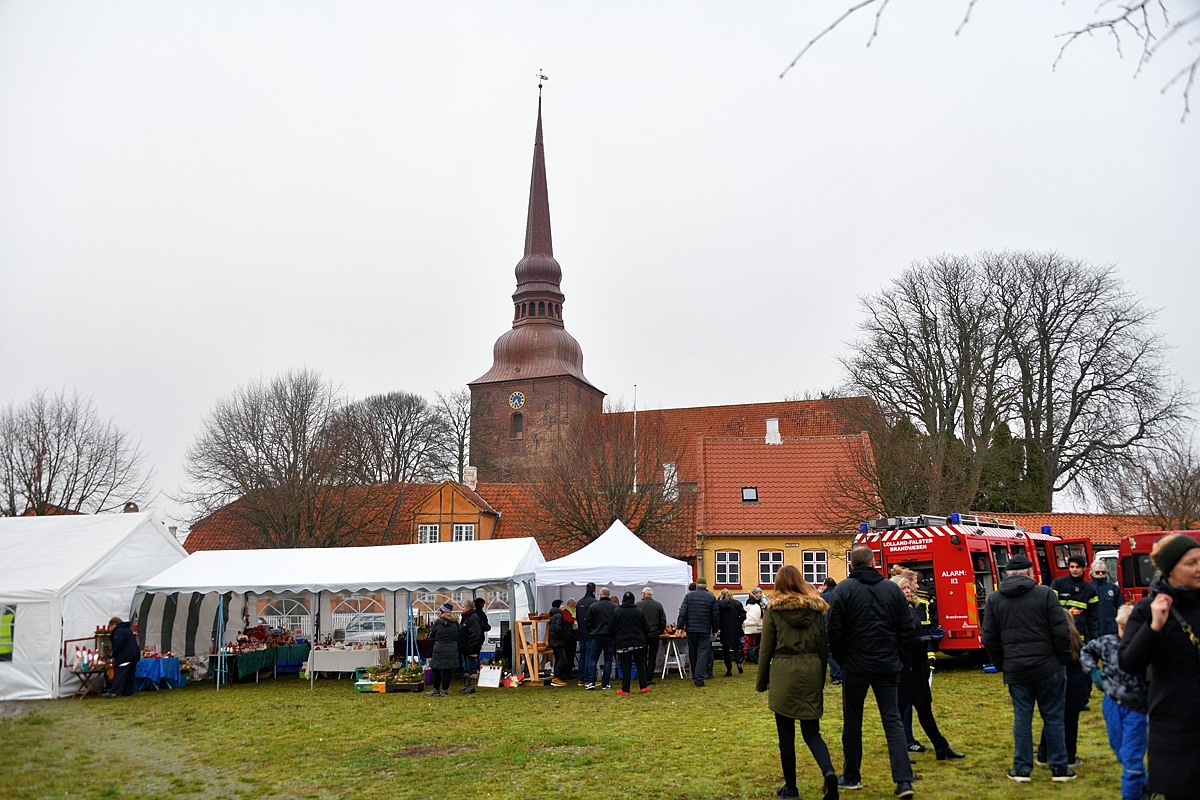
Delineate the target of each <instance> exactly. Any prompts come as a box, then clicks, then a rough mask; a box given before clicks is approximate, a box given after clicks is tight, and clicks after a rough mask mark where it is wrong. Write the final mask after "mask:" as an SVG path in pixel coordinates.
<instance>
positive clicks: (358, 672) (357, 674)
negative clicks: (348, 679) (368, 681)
mask: <svg viewBox="0 0 1200 800" xmlns="http://www.w3.org/2000/svg"><path fill="white" fill-rule="evenodd" d="M366 677H367V668H366V667H355V668H354V680H356V681H361V680H362V679H364V678H366Z"/></svg>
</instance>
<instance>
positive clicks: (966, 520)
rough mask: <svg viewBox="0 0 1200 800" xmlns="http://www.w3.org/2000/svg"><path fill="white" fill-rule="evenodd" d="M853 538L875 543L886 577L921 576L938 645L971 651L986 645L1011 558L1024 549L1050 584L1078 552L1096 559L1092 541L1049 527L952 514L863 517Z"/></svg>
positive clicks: (959, 651)
mask: <svg viewBox="0 0 1200 800" xmlns="http://www.w3.org/2000/svg"><path fill="white" fill-rule="evenodd" d="M854 543H855V544H856V545H858V544H865V545H868V546H870V548H871V550H872V551H873V552H874V554H875V565H876V567H877V568H878V569H879V571H880V572H882V573H883V574H884V575H885V576H888V575H890V574H891V570H892V567H894V566H900V567H903V568H905V569H910V570H913V571H914V572H916V573H917V574H918V575H920V576H921V591H919V592H918V596H921V595H925V596H926V597H927V602H928V605H929V608H928V610H927V617H928V620H929V627H930V630H931V632H932V636H933V638H934V639H935V640H938V632H939V631H940V632H941V634H942V635H941V638H940V641H938V650H939V651H941V652H943V653H946V654H950V655H955V654H966V653H972V652H977V651H979V650H980V649H982V647H983V645H982V643H981V642H980V631H981V630H982V627H981V626H982V622H983V611H984V604H985V602H986V601H987V596H988V595H989V594H991V593H992V592H994V591H996V588H997V587H998V586H999V585H1000V581H1001V580H1002V579H1003V578H1004V576H1005V574H1006V572H1007V567H1008V561H1009V558H1011V557H1012V556H1014V555H1016V554H1018V553H1020V554H1021V555H1024V556H1025V557H1026V558H1028V559H1029V560H1030V561H1032V562H1033V570H1034V571H1033V578H1034V580H1037V581H1040V582H1041V583H1045V584H1049V583H1050V582H1051V581H1053V580H1054V579H1055V578H1059V577H1061V576H1063V575H1068V574H1070V573H1069V571H1068V569H1067V559H1069V558H1070V557H1071V556H1074V555H1079V556H1083V557H1084V558H1086V559H1088V563H1089V564H1090V563H1091V557H1092V545H1091V541H1090V540H1088V539H1086V538H1079V539H1062V538H1059V537H1057V536H1054V535H1053V534H1052V533H1051V532H1050V526H1049V525H1046V526H1043V527H1042V529H1041V530H1040V531H1036V532H1027V531H1025V530H1024V529H1023V528H1021V527H1020V526H1019V525H1017V523H1016V521H1014V520H1003V519H996V518H983V517H977V516H973V515H970V514H951V515H950V516H948V517H939V516H932V515H922V516H919V517H887V518H885V519H878V520H875V521H873V522H864V523H862V525H860V526H859V533H858V534H857V535H856V536H855V538H854Z"/></svg>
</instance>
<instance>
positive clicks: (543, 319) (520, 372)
mask: <svg viewBox="0 0 1200 800" xmlns="http://www.w3.org/2000/svg"><path fill="white" fill-rule="evenodd" d="M538 78H539V79H540V80H543V81H544V80H545V76H542V75H539V76H538ZM541 88H542V87H541V84H540V83H539V84H538V112H537V129H536V131H535V133H534V138H533V171H532V175H531V176H530V179H529V216H528V218H527V219H526V223H525V254H524V257H523V258H522V259H521V260H520V261H519V262H517V266H516V270H515V271H516V277H517V289H516V291H515V292H513V296H512V299H513V322H512V330H510V331H508V332H507V333H505V334H504V335H502V336H501V337H500V338H499V339H498V340H497V342H496V346H495V348H494V355H495V361H494V363H493V365H492V368H491V369H490V370H488V372H487V373H485V374H484V375H483V376H482V377H481V378H479V379H478V380H477V381H474V383H492V382H496V381H501V380H513V379H515V378H518V377H519V378H522V379H524V378H540V377H547V376H554V375H569V376H571V377H573V378H576V379H577V380H580V381H582V382H583V383H585V384H588V385H589V386H590V385H591V384H590V383H588V380H587V378H586V377H584V374H583V351H582V350H581V349H580V347H579V343H578V342H576V341H575V339H574V338H573V337H572V336H571V335H570V334H569V333H567V331H566V327H565V325H564V324H563V301H564V299H565V298H564V296H563V293H562V289H561V288H560V283H561V281H562V267H560V266H559V265H558V261H556V260H555V258H554V245H553V243H552V242H551V239H550V196H549V192H548V191H547V189H546V154H545V145H544V144H543V140H542V97H541Z"/></svg>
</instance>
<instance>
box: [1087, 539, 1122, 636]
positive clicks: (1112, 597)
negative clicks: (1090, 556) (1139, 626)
mask: <svg viewBox="0 0 1200 800" xmlns="http://www.w3.org/2000/svg"><path fill="white" fill-rule="evenodd" d="M1110 577H1111V578H1112V579H1111V580H1110V579H1109V578H1110ZM1116 577H1117V576H1116V575H1112V576H1109V574H1108V566H1107V565H1106V564H1105V563H1104V562H1103V561H1101V560H1100V559H1096V561H1095V563H1093V564H1092V588H1093V589H1095V590H1096V597H1097V598H1098V599H1099V601H1100V602H1099V604H1098V606H1097V613H1096V619H1097V621H1098V623H1099V626H1100V632H1099V634H1098V635H1097V636H1096V638H1097V639H1099V638H1100V637H1101V636H1109V635H1115V634H1116V632H1117V609H1118V608H1120V607H1121V606H1122V605H1123V604H1124V601H1123V600H1122V598H1121V587H1120V586H1118V585H1117V581H1116Z"/></svg>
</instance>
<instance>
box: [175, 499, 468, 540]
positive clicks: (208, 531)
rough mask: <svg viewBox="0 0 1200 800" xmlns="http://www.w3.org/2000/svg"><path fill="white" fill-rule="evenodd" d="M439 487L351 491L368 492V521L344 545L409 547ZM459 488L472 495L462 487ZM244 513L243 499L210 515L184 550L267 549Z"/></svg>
mask: <svg viewBox="0 0 1200 800" xmlns="http://www.w3.org/2000/svg"><path fill="white" fill-rule="evenodd" d="M441 486H442V484H439V483H407V484H400V483H397V484H389V485H385V486H361V487H354V488H352V489H350V490H349V491H350V492H351V493H352V495H353V494H364V495H365V494H367V493H371V495H372V496H371V497H370V501H369V503H368V504H367V505H366V506H365V507H364V509H363V511H362V515H363V516H364V517H366V518H368V519H370V521H369V522H367V521H366V520H364V522H363V526H364V530H363V531H361V532H360V533H359V534H358V536H357V537H355V539H354V540H353V541H352V542H348V543H347V544H346V545H345V546H346V547H366V546H370V545H382V544H411V543H412V541H413V537H414V535H415V534H414V531H413V524H412V522H413V515H414V514H415V513H416V510H417V507H418V506H419V505H420V504H421V502H423V501H424V500H425V499H427V498H428V497H429V496H430V494H431V493H433V492H436V491H438V489H439V488H440V487H441ZM458 488H459V489H461V490H463V491H464V492H466V493H469V494H471V495H474V493H472V492H470V490H469V489H467V487H465V486H459V487H458ZM485 510H490V508H486V509H485ZM245 513H246V503H245V501H244V500H236V501H234V502H232V503H230V504H229V505H227V506H225V507H224V508H221V509H219V510H217V511H215V512H213V513H212V514H210V515H209V516H208V517H205V518H204V519H202V520H200V521H199V522H197V523H196V524H195V525H193V526H192V530H191V533H189V534H188V537H187V539H186V540H185V541H184V543H183V546H184V549H186V550H187V551H188V552H189V553H195V552H197V551H199V550H254V549H258V548H262V547H269V546H270V545H269V544H267V543H265V542H264V541H263V538H262V536H261V535H260V534H259V533H258V531H256V530H255V528H254V525H253V524H252V522H251V521H250V520H249V519H247V518H246V516H244V514H245ZM385 513H386V517H385V516H384V514H385Z"/></svg>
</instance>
